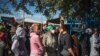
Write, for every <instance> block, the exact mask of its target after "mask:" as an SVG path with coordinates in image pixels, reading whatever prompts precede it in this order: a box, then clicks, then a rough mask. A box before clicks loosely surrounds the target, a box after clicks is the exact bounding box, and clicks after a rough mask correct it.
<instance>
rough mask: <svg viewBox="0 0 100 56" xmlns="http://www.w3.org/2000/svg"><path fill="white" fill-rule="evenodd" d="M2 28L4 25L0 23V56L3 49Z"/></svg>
mask: <svg viewBox="0 0 100 56" xmlns="http://www.w3.org/2000/svg"><path fill="white" fill-rule="evenodd" d="M3 29H4V27H3V25H2V24H1V23H0V56H3V50H4V46H5V43H4V31H3Z"/></svg>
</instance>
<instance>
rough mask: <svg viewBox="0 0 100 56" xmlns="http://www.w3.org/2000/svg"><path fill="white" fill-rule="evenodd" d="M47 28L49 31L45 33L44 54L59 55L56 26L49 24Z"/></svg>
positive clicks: (48, 55) (49, 55) (46, 55)
mask: <svg viewBox="0 0 100 56" xmlns="http://www.w3.org/2000/svg"><path fill="white" fill-rule="evenodd" d="M46 30H47V32H46V33H45V34H44V35H43V46H44V49H45V53H44V56H57V54H56V37H55V36H54V34H55V31H54V26H53V25H48V26H47V28H46Z"/></svg>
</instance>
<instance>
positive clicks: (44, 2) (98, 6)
mask: <svg viewBox="0 0 100 56" xmlns="http://www.w3.org/2000/svg"><path fill="white" fill-rule="evenodd" d="M19 1H20V3H18V2H17V0H9V3H11V4H12V6H13V7H14V8H15V11H18V10H20V9H22V10H23V11H24V12H26V13H27V14H32V13H31V12H30V11H29V10H28V9H27V7H26V5H27V4H29V6H35V7H36V8H35V12H36V13H37V12H40V13H42V14H44V15H45V16H47V17H48V18H50V17H52V16H51V15H52V14H55V13H56V12H57V11H61V13H60V15H63V16H72V17H76V16H81V17H83V16H85V15H86V14H88V15H89V16H94V17H98V16H100V0H19ZM2 10H3V9H2V8H0V12H1V11H2ZM5 12H6V11H5Z"/></svg>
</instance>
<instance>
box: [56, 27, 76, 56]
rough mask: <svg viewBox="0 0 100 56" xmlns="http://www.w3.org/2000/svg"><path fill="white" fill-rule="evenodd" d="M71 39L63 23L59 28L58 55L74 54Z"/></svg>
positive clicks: (68, 55) (67, 55) (72, 55)
mask: <svg viewBox="0 0 100 56" xmlns="http://www.w3.org/2000/svg"><path fill="white" fill-rule="evenodd" d="M71 41H72V40H71V37H70V35H69V34H68V31H67V26H65V25H63V26H62V27H61V28H59V37H58V56H70V55H71V56H75V54H74V52H73V50H72V42H71Z"/></svg>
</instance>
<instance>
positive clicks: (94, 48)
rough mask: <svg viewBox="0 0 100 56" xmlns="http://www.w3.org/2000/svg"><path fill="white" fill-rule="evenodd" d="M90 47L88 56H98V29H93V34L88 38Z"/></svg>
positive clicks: (99, 45)
mask: <svg viewBox="0 0 100 56" xmlns="http://www.w3.org/2000/svg"><path fill="white" fill-rule="evenodd" d="M90 45H91V51H90V56H100V36H99V29H98V28H95V29H94V34H93V35H92V37H91V38H90Z"/></svg>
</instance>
